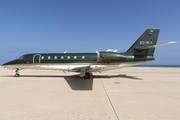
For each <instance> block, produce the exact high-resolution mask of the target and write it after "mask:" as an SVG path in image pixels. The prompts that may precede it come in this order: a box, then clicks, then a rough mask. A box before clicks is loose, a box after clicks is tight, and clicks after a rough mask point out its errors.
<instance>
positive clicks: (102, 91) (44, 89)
mask: <svg viewBox="0 0 180 120" xmlns="http://www.w3.org/2000/svg"><path fill="white" fill-rule="evenodd" d="M14 74H15V72H14V70H4V69H2V68H0V120H178V119H180V68H163V67H161V68H158V67H128V68H123V69H118V70H113V71H107V72H103V73H102V74H100V73H93V76H91V78H90V79H82V78H80V77H79V74H77V73H68V72H67V73H66V74H65V73H63V72H61V71H47V70H44V71H42V70H22V71H20V74H21V76H20V77H17V78H15V77H13V76H14Z"/></svg>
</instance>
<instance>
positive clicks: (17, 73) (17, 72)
mask: <svg viewBox="0 0 180 120" xmlns="http://www.w3.org/2000/svg"><path fill="white" fill-rule="evenodd" d="M15 72H16V74H15V75H14V77H19V76H20V74H19V69H17V70H16V71H15Z"/></svg>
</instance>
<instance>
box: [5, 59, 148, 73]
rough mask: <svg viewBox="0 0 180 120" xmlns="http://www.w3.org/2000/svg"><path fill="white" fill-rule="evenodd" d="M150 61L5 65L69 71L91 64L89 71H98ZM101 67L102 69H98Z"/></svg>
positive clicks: (8, 66) (14, 67) (7, 66)
mask: <svg viewBox="0 0 180 120" xmlns="http://www.w3.org/2000/svg"><path fill="white" fill-rule="evenodd" d="M145 62H149V61H141V62H124V63H117V64H102V63H95V64H93V63H75V64H74V63H65V64H64V63H63V64H62V63H58V64H57V63H51V64H41V65H34V64H16V65H5V66H4V68H12V69H17V68H19V69H41V70H62V71H69V70H71V69H75V68H79V67H86V66H89V67H90V68H92V69H91V70H89V71H88V72H96V71H107V70H113V69H119V68H123V67H129V66H133V65H137V64H141V63H145ZM98 68H100V69H98Z"/></svg>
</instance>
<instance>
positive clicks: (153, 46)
mask: <svg viewBox="0 0 180 120" xmlns="http://www.w3.org/2000/svg"><path fill="white" fill-rule="evenodd" d="M174 43H177V42H168V43H163V44H158V45H150V46H146V47H137V48H135V49H136V50H144V49H149V48H155V47H159V46H163V45H168V44H174Z"/></svg>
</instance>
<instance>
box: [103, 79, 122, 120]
mask: <svg viewBox="0 0 180 120" xmlns="http://www.w3.org/2000/svg"><path fill="white" fill-rule="evenodd" d="M100 80H101V78H100ZM101 84H102V86H103V89H104V91H105V93H106V96H107V98H108V100H109V102H110V104H111V107H112V109H113V111H114V114H115V115H116V117H117V119H118V120H119V117H118V115H117V113H116V110H115V108H114V106H113V104H112V102H111V99H110V97H109V95H108V93H107V91H106V89H105V87H104V84H103V83H102V80H101Z"/></svg>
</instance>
